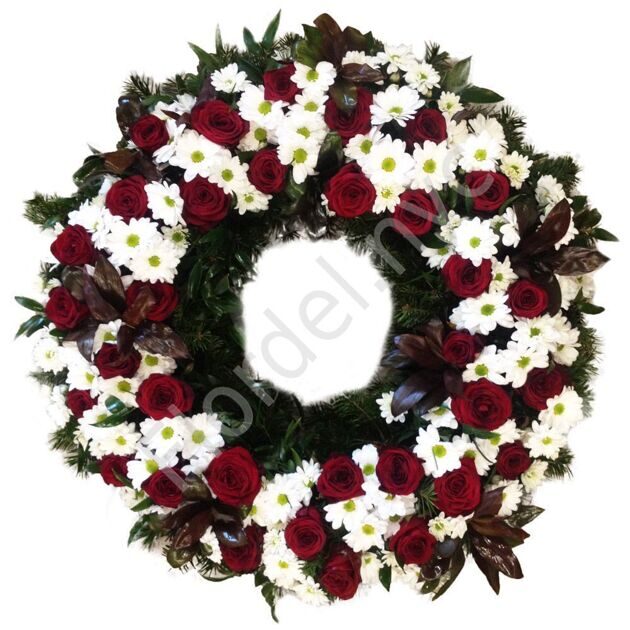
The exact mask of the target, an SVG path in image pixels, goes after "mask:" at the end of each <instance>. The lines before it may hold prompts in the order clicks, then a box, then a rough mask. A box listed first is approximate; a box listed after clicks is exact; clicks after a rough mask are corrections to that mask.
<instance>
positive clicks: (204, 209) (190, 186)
mask: <svg viewBox="0 0 630 630" xmlns="http://www.w3.org/2000/svg"><path fill="white" fill-rule="evenodd" d="M179 187H180V189H181V193H182V199H183V200H184V212H183V216H184V221H186V223H187V224H188V225H192V226H194V227H196V228H198V229H199V230H201V231H203V232H207V231H208V230H209V229H210V228H212V227H214V226H215V225H216V224H217V223H219V221H222V220H223V219H225V217H226V216H227V213H228V210H229V209H230V206H231V205H232V198H231V197H230V196H229V195H226V194H225V193H224V192H223V190H221V188H219V186H217V185H216V184H213V183H211V182H209V181H208V180H207V179H206V178H205V177H200V176H199V175H197V177H195V178H194V179H193V180H192V181H190V182H181V183H180V185H179Z"/></svg>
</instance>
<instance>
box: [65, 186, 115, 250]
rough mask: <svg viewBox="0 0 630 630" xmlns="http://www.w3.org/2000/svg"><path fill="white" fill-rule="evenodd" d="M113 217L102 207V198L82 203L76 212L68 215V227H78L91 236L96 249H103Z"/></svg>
mask: <svg viewBox="0 0 630 630" xmlns="http://www.w3.org/2000/svg"><path fill="white" fill-rule="evenodd" d="M113 221H114V217H113V216H112V215H111V214H110V212H109V210H107V209H106V208H105V207H104V206H103V201H102V198H100V197H97V198H95V199H91V200H89V201H84V202H83V203H82V204H81V206H80V207H79V209H78V210H73V211H72V212H71V213H70V214H69V215H68V225H80V226H81V227H83V228H85V229H86V230H87V231H88V232H89V233H90V234H91V235H92V241H93V242H94V244H95V245H96V247H99V248H103V247H105V240H106V238H107V233H108V231H109V227H110V225H111V224H112V222H113Z"/></svg>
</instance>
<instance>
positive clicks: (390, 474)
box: [376, 448, 424, 495]
mask: <svg viewBox="0 0 630 630" xmlns="http://www.w3.org/2000/svg"><path fill="white" fill-rule="evenodd" d="M376 476H377V477H378V480H379V481H380V482H381V488H382V489H383V490H384V491H385V492H389V493H390V494H400V495H405V494H413V493H414V492H415V491H416V490H417V489H418V486H419V485H420V482H421V481H422V479H423V478H424V469H423V468H422V463H421V462H420V460H419V459H418V458H417V457H416V456H415V455H413V454H412V453H410V452H409V451H407V450H405V449H404V448H386V449H385V450H384V451H383V452H382V453H380V455H379V457H378V463H377V464H376Z"/></svg>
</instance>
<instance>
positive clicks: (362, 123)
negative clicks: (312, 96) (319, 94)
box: [324, 88, 372, 142]
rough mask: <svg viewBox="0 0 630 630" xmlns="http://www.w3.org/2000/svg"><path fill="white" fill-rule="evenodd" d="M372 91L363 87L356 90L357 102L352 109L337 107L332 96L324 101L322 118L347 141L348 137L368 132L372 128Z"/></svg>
mask: <svg viewBox="0 0 630 630" xmlns="http://www.w3.org/2000/svg"><path fill="white" fill-rule="evenodd" d="M370 105H372V92H370V91H369V90H366V89H365V88H358V90H357V104H356V107H354V109H350V110H345V109H341V108H340V107H337V105H336V103H335V99H334V98H330V99H328V100H327V101H326V110H325V112H324V120H325V121H326V124H327V125H328V126H329V127H330V128H331V129H333V130H334V131H336V132H337V133H338V134H339V135H340V136H341V138H342V140H344V141H345V142H347V141H348V140H350V138H352V137H354V136H356V135H357V134H360V133H368V131H370V129H371V128H372V114H371V113H370Z"/></svg>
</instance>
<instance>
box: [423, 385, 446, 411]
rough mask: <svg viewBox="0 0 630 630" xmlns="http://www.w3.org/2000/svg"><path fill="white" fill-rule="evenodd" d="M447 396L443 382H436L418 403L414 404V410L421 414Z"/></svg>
mask: <svg viewBox="0 0 630 630" xmlns="http://www.w3.org/2000/svg"><path fill="white" fill-rule="evenodd" d="M447 398H448V392H447V391H446V388H445V387H444V385H443V384H441V383H438V385H437V387H436V388H435V389H433V390H431V391H430V392H429V393H428V394H427V395H426V396H425V397H424V398H423V399H422V400H421V401H420V402H419V403H417V404H416V406H415V411H416V413H418V414H419V415H423V414H425V413H427V411H430V410H431V409H433V408H434V407H438V406H439V405H441V404H442V403H443V402H444V401H445V400H446V399H447Z"/></svg>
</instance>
